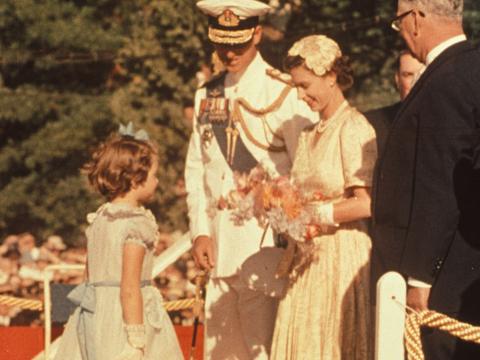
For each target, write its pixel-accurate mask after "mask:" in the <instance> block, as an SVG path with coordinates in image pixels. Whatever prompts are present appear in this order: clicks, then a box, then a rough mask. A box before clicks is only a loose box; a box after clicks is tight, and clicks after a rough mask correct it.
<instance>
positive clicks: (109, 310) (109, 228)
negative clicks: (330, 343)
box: [55, 203, 183, 360]
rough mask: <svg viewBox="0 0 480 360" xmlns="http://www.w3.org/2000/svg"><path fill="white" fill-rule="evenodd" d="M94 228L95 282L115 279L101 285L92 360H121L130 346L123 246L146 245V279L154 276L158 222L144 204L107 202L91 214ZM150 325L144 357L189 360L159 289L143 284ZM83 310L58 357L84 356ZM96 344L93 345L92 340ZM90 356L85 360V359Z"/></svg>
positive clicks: (90, 237)
mask: <svg viewBox="0 0 480 360" xmlns="http://www.w3.org/2000/svg"><path fill="white" fill-rule="evenodd" d="M87 220H88V222H89V223H90V226H89V227H88V228H87V231H86V235H87V241H88V245H87V247H88V273H89V274H88V276H89V283H103V284H104V283H105V282H107V283H109V284H115V285H114V286H96V287H95V288H94V289H93V290H94V293H95V294H94V296H95V301H94V305H93V308H94V313H93V324H94V326H92V331H91V333H90V334H89V335H91V337H90V339H91V340H92V341H90V343H89V348H90V349H91V348H94V349H95V358H94V359H90V357H89V358H88V360H110V359H112V360H115V359H117V358H118V356H119V355H120V354H121V353H122V352H124V351H127V352H128V350H129V346H130V345H129V344H128V342H127V337H126V333H125V330H124V328H123V319H122V306H121V304H120V287H119V286H118V284H119V283H120V278H121V274H122V250H123V245H124V244H125V243H135V244H138V245H140V246H143V247H145V249H146V250H147V251H146V252H145V258H144V261H143V266H142V277H141V279H142V280H144V282H148V280H150V279H151V278H152V266H153V253H152V248H153V244H154V242H155V241H156V240H157V238H158V231H157V224H156V221H155V218H154V217H153V215H152V213H151V212H150V211H148V210H146V209H144V208H143V207H139V208H132V207H129V206H127V205H120V204H112V203H106V204H105V205H103V206H102V207H100V208H99V209H98V210H97V212H96V213H93V214H89V215H88V217H87ZM141 291H142V296H143V312H144V324H145V325H146V335H147V344H146V347H145V356H144V359H152V360H153V359H165V360H177V359H183V355H182V352H181V349H180V346H179V344H178V341H177V337H176V335H175V331H174V328H173V326H172V323H171V321H170V319H169V317H168V314H167V313H166V311H165V309H164V308H163V306H162V301H163V300H162V297H161V295H160V292H159V290H158V289H157V288H155V287H153V286H151V285H147V286H144V287H142V290H141ZM79 312H80V308H77V310H76V311H75V312H74V314H73V315H72V316H71V317H70V319H69V321H68V323H67V325H66V328H65V331H64V334H63V336H62V338H61V340H60V345H59V349H58V351H57V354H56V356H55V359H58V360H67V359H68V360H80V359H82V356H81V354H80V346H79V341H78V336H77V335H78V334H77V330H76V329H77V323H78V318H79ZM92 342H93V344H92ZM83 360H85V359H83Z"/></svg>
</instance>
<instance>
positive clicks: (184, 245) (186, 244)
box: [152, 232, 192, 278]
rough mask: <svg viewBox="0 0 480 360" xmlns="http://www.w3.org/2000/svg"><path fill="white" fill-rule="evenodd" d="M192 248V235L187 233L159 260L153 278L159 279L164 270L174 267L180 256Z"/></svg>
mask: <svg viewBox="0 0 480 360" xmlns="http://www.w3.org/2000/svg"><path fill="white" fill-rule="evenodd" d="M191 248H192V242H191V241H190V233H189V232H186V233H185V234H183V235H182V237H181V238H180V239H178V240H177V241H175V242H174V243H173V244H172V245H171V246H169V247H168V248H167V249H165V250H164V251H163V252H162V253H161V254H160V255H159V256H157V258H156V259H155V263H154V265H153V269H152V277H153V278H155V277H157V276H158V275H159V274H160V273H161V272H162V271H163V270H165V269H166V268H167V267H169V266H170V265H172V264H173V263H174V262H175V261H177V260H178V258H179V257H180V256H182V255H183V254H185V253H186V252H187V251H189V250H190V249H191Z"/></svg>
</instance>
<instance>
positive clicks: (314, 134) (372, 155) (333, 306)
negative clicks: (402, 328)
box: [271, 101, 377, 360]
mask: <svg viewBox="0 0 480 360" xmlns="http://www.w3.org/2000/svg"><path fill="white" fill-rule="evenodd" d="M376 157H377V148H376V142H375V132H374V130H373V128H372V127H371V126H370V124H369V123H368V122H367V120H366V119H365V118H364V117H363V115H361V114H360V113H359V112H358V111H356V110H355V109H354V108H352V107H350V106H349V105H348V103H347V102H346V101H345V102H344V103H343V104H342V105H341V107H340V108H339V109H338V110H337V112H336V113H335V114H334V116H332V117H331V118H330V119H329V120H328V121H326V122H325V123H322V122H320V123H318V124H317V125H315V126H314V127H311V128H308V129H306V130H305V131H304V132H303V133H302V135H301V137H300V140H299V146H298V150H297V153H296V157H295V161H294V165H293V169H292V177H293V178H294V179H295V180H296V181H297V183H298V184H299V185H300V186H301V187H303V188H304V189H306V190H307V191H320V192H321V193H322V194H323V195H325V196H326V197H327V198H328V199H330V200H329V201H333V202H337V201H340V200H342V199H344V198H345V197H348V195H349V194H348V191H349V190H348V189H349V188H351V187H355V186H360V187H370V186H371V182H372V175H373V168H374V164H375V161H376ZM312 241H313V242H314V248H313V249H314V250H313V252H314V254H313V257H314V260H312V261H311V262H309V263H307V264H306V265H305V264H304V265H299V264H301V263H302V261H300V259H298V258H297V259H296V260H295V261H296V265H297V266H295V262H294V270H293V272H292V273H291V274H290V283H289V286H288V288H287V289H286V293H285V294H284V296H283V298H282V299H281V301H280V305H279V309H278V314H277V320H276V324H275V332H274V337H273V344H272V353H271V359H276V360H286V359H288V360H290V359H292V360H293V359H305V360H314V359H315V360H316V359H323V360H337V359H341V360H363V359H370V358H371V356H372V348H371V344H372V343H373V342H372V339H371V337H372V336H373V331H372V330H373V329H372V324H371V318H370V300H369V278H370V266H369V261H370V249H371V240H370V237H369V236H368V234H367V223H366V222H365V221H355V222H351V223H345V224H341V225H340V226H339V227H338V228H333V227H331V228H329V229H328V230H326V232H324V233H322V235H321V236H318V237H317V238H315V239H313V240H312Z"/></svg>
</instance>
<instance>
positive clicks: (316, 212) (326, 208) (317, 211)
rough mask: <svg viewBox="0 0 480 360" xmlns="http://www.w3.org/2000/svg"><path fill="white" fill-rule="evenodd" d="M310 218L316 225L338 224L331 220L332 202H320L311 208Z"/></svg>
mask: <svg viewBox="0 0 480 360" xmlns="http://www.w3.org/2000/svg"><path fill="white" fill-rule="evenodd" d="M311 215H312V220H313V222H314V223H315V224H317V225H327V226H335V227H337V226H338V224H337V223H336V222H335V221H334V220H333V204H332V203H327V204H322V205H320V206H318V207H313V208H312V213H311Z"/></svg>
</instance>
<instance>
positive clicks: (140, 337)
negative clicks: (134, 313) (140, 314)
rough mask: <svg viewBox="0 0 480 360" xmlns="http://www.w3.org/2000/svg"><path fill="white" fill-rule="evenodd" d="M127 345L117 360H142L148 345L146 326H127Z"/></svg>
mask: <svg viewBox="0 0 480 360" xmlns="http://www.w3.org/2000/svg"><path fill="white" fill-rule="evenodd" d="M124 328H125V331H126V333H127V344H125V347H124V349H123V351H122V352H121V353H120V355H119V356H118V357H117V359H115V360H142V359H143V353H144V349H145V344H146V334H145V325H143V324H132V325H125V326H124Z"/></svg>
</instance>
